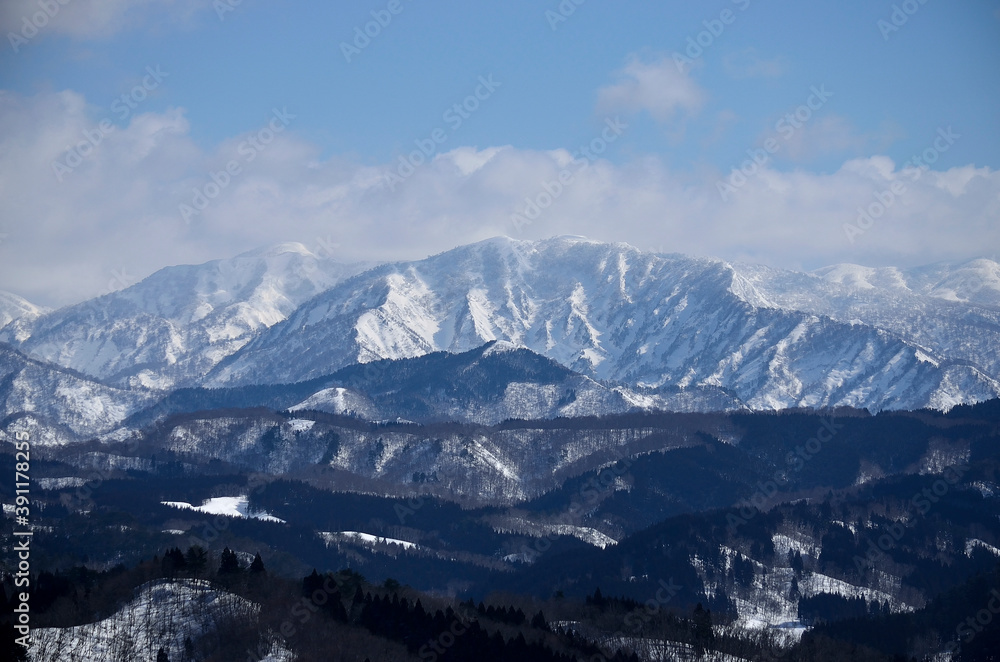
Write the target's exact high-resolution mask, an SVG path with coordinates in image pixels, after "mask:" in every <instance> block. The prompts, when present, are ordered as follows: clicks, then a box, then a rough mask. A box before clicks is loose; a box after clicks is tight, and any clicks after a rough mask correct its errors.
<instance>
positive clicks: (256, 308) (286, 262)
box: [0, 243, 364, 388]
mask: <svg viewBox="0 0 1000 662" xmlns="http://www.w3.org/2000/svg"><path fill="white" fill-rule="evenodd" d="M363 268H364V265H344V264H339V263H337V262H334V261H332V260H329V259H324V258H320V257H317V256H316V255H314V254H313V253H311V252H310V251H309V250H308V249H306V248H305V247H304V246H302V245H301V244H295V243H290V244H281V245H278V246H273V247H270V248H266V249H262V250H257V251H251V252H249V253H244V254H242V255H240V256H238V257H235V258H232V259H228V260H215V261H212V262H208V263H205V264H202V265H197V266H176V267H168V268H165V269H161V270H160V271H157V272H156V273H154V274H153V275H151V276H149V277H148V278H146V279H145V280H143V281H142V282H140V283H137V284H135V285H133V286H131V287H128V288H126V289H123V290H119V291H117V292H112V293H110V294H106V295H104V296H101V297H98V298H96V299H92V300H89V301H85V302H83V303H80V304H76V305H73V306H68V307H66V308H62V309H60V310H57V311H54V312H51V313H49V314H47V315H42V316H37V315H36V316H35V317H34V318H33V319H31V318H30V316H27V315H25V316H22V317H21V319H20V320H16V321H14V322H13V323H12V324H10V325H8V326H7V327H5V328H4V329H3V330H2V331H0V341H3V342H8V343H11V344H13V345H15V346H16V347H18V349H20V350H21V351H22V352H24V353H26V354H29V355H30V356H32V357H35V358H39V359H41V360H45V361H51V362H53V363H56V364H59V365H61V366H65V367H68V368H73V369H75V370H79V371H80V372H84V373H86V374H88V375H93V376H94V377H98V378H100V379H102V380H106V381H108V382H109V383H113V384H117V385H136V386H144V387H152V388H170V387H172V386H178V385H185V384H190V383H194V382H196V381H197V380H198V379H199V378H201V377H202V376H203V375H204V374H205V373H206V372H207V371H208V370H210V369H211V368H212V366H214V365H215V364H216V363H218V362H219V361H220V360H221V359H223V358H224V357H226V356H228V355H230V354H232V353H233V352H235V351H236V350H238V349H239V348H240V347H242V346H243V345H244V344H245V343H246V342H247V341H248V340H249V339H250V337H251V336H252V335H253V334H254V333H255V332H257V331H259V330H261V329H265V328H267V327H269V326H271V325H273V324H275V323H277V322H280V321H281V320H283V319H285V317H286V316H287V315H288V314H289V313H291V312H292V311H294V310H295V309H296V308H297V307H298V306H299V305H301V304H302V303H303V302H305V301H306V300H308V299H309V298H311V297H312V296H314V295H316V294H317V293H319V292H322V291H323V290H325V289H327V288H329V287H330V286H332V285H334V284H335V283H337V282H338V281H339V280H341V279H343V278H345V277H347V276H350V275H353V274H355V273H357V272H358V271H360V270H362V269H363ZM2 314H3V313H2V312H0V315H2ZM0 319H2V318H0Z"/></svg>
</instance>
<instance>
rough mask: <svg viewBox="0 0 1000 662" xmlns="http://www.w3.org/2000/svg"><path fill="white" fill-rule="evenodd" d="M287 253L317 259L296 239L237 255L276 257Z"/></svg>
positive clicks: (239, 256)
mask: <svg viewBox="0 0 1000 662" xmlns="http://www.w3.org/2000/svg"><path fill="white" fill-rule="evenodd" d="M287 253H294V254H298V255H301V256H303V257H311V258H317V259H318V257H317V255H316V254H315V253H313V252H312V251H310V250H309V249H308V248H306V246H305V244H302V243H299V242H297V241H286V242H282V243H280V244H272V245H270V246H263V247H261V248H255V249H253V250H250V251H247V252H245V253H240V254H239V255H238V256H237V257H238V258H260V257H277V256H279V255H285V254H287Z"/></svg>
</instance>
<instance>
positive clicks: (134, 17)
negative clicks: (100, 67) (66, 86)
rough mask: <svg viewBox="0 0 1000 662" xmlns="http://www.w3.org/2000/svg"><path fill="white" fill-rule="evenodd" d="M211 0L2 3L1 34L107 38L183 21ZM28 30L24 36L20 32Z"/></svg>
mask: <svg viewBox="0 0 1000 662" xmlns="http://www.w3.org/2000/svg"><path fill="white" fill-rule="evenodd" d="M212 1H213V0H4V2H3V3H0V32H2V33H3V34H4V35H7V33H8V32H14V33H15V34H18V35H22V36H27V37H28V38H29V39H31V38H33V37H34V34H32V33H31V30H32V27H31V26H33V27H34V28H35V29H37V31H38V34H42V33H45V32H49V33H54V34H66V35H71V36H74V37H80V38H94V37H107V36H109V35H112V34H114V33H116V32H118V31H120V30H122V29H126V28H129V27H133V26H135V25H138V24H142V23H146V22H150V21H152V20H155V19H156V18H158V17H163V16H166V17H168V18H169V19H172V20H179V21H186V20H188V19H189V18H190V17H191V16H192V15H193V14H195V13H196V12H198V11H203V10H207V9H211V7H212ZM25 29H26V30H27V33H23V32H22V30H25Z"/></svg>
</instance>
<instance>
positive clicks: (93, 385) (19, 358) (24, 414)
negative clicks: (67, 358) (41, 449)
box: [0, 343, 163, 445]
mask: <svg viewBox="0 0 1000 662" xmlns="http://www.w3.org/2000/svg"><path fill="white" fill-rule="evenodd" d="M162 396H163V394H162V393H158V392H156V391H151V390H147V389H120V388H115V387H113V386H108V385H106V384H102V383H100V382H97V381H95V380H91V379H88V378H87V377H85V376H83V375H80V374H76V373H74V372H72V371H70V370H66V369H64V368H59V367H57V366H54V365H51V364H46V363H43V362H41V361H36V360H34V359H30V358H28V357H25V356H24V355H23V354H20V353H19V352H17V351H16V350H14V349H13V348H11V347H10V345H5V344H2V343H0V420H2V421H3V425H2V429H3V430H4V431H7V432H10V430H12V429H17V430H28V431H32V438H33V439H35V443H37V444H45V445H51V444H62V443H66V442H72V441H82V440H85V439H88V438H92V437H95V436H98V435H101V434H104V433H107V432H110V431H112V430H114V429H115V428H117V427H118V426H119V425H121V423H122V422H123V421H124V420H125V419H126V418H128V416H130V415H131V414H134V413H135V412H137V411H139V410H142V409H145V408H147V407H150V406H152V405H153V404H154V403H155V402H156V401H157V400H159V399H160V398H161V397H162Z"/></svg>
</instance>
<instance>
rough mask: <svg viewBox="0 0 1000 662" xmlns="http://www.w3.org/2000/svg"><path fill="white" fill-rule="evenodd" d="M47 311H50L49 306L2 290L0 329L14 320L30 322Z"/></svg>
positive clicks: (23, 322) (24, 322)
mask: <svg viewBox="0 0 1000 662" xmlns="http://www.w3.org/2000/svg"><path fill="white" fill-rule="evenodd" d="M47 312H49V310H48V309H47V308H42V307H41V306H36V305H35V304H33V303H31V302H30V301H28V300H26V299H23V298H21V297H19V296H17V295H16V294H11V293H10V292H4V291H2V290H0V329H2V328H3V327H5V326H7V325H8V324H10V323H11V322H13V321H14V320H21V322H22V324H29V323H31V322H32V321H34V320H35V319H36V318H38V317H39V316H41V315H44V314H45V313H47Z"/></svg>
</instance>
